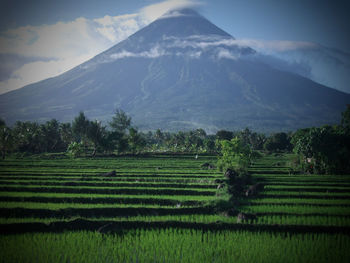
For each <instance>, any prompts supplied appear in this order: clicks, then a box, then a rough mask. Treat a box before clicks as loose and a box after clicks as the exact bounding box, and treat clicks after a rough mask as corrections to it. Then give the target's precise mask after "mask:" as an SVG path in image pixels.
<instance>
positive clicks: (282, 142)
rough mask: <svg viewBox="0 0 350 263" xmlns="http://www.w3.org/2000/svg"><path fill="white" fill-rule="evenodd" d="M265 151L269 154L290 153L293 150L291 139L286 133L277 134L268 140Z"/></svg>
mask: <svg viewBox="0 0 350 263" xmlns="http://www.w3.org/2000/svg"><path fill="white" fill-rule="evenodd" d="M264 149H265V150H267V151H269V152H273V151H290V150H291V149H292V145H291V143H290V137H289V136H288V135H287V134H286V133H285V132H279V133H275V134H273V135H271V136H270V137H268V138H267V140H266V142H265V143H264Z"/></svg>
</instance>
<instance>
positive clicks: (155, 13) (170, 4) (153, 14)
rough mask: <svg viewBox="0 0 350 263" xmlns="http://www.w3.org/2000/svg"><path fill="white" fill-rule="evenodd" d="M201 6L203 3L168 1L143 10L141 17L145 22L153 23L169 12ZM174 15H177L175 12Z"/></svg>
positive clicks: (178, 0)
mask: <svg viewBox="0 0 350 263" xmlns="http://www.w3.org/2000/svg"><path fill="white" fill-rule="evenodd" d="M200 5H202V3H201V2H199V1H196V0H168V1H164V2H160V3H157V4H153V5H149V6H146V7H144V8H142V9H141V12H140V15H141V17H143V19H144V20H146V21H148V22H152V21H154V20H156V19H157V18H159V17H160V16H162V15H164V14H165V13H167V12H168V11H169V10H173V9H179V8H185V7H197V6H200ZM173 14H174V15H175V12H174V13H173Z"/></svg>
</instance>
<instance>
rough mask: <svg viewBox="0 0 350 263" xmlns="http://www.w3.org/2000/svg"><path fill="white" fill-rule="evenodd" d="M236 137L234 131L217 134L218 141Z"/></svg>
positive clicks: (222, 131)
mask: <svg viewBox="0 0 350 263" xmlns="http://www.w3.org/2000/svg"><path fill="white" fill-rule="evenodd" d="M233 137H234V133H233V132H232V131H226V130H220V131H218V132H217V133H216V139H217V140H228V141H229V140H231V139H233Z"/></svg>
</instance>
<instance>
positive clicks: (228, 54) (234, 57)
mask: <svg viewBox="0 0 350 263" xmlns="http://www.w3.org/2000/svg"><path fill="white" fill-rule="evenodd" d="M217 57H218V58H219V59H221V58H227V59H232V60H237V59H238V56H237V55H235V54H232V53H231V52H230V51H229V50H227V49H225V48H221V49H219V52H218V54H217Z"/></svg>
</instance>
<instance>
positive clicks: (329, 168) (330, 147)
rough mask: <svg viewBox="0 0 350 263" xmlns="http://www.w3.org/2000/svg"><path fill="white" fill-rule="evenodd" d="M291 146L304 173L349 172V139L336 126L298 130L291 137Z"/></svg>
mask: <svg viewBox="0 0 350 263" xmlns="http://www.w3.org/2000/svg"><path fill="white" fill-rule="evenodd" d="M292 144H293V145H294V152H296V153H297V154H299V156H300V158H301V168H302V169H303V170H304V171H306V172H310V173H320V174H324V173H327V174H329V173H348V172H350V162H349V160H350V137H349V136H348V135H347V134H346V133H344V130H342V129H341V128H340V127H338V126H328V125H327V126H323V127H320V128H308V129H302V130H298V131H297V132H296V133H295V134H294V135H293V137H292Z"/></svg>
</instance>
